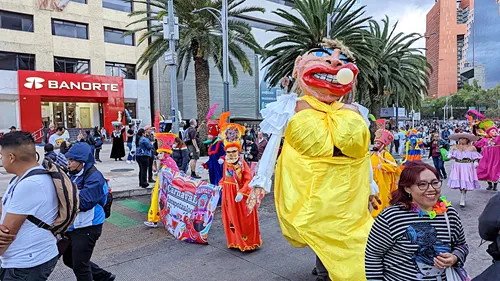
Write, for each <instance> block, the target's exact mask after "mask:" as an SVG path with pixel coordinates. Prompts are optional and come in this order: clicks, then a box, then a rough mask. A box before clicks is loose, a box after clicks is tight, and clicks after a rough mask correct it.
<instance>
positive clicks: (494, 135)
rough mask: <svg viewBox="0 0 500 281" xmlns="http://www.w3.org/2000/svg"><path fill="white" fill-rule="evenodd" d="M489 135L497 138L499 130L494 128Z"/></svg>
mask: <svg viewBox="0 0 500 281" xmlns="http://www.w3.org/2000/svg"><path fill="white" fill-rule="evenodd" d="M488 135H489V136H490V137H492V138H496V137H497V136H498V130H496V129H492V130H490V131H489V132H488Z"/></svg>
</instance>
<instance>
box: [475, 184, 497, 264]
mask: <svg viewBox="0 0 500 281" xmlns="http://www.w3.org/2000/svg"><path fill="white" fill-rule="evenodd" d="M499 206H500V193H498V194H497V195H495V196H493V198H491V199H490V201H489V202H488V204H487V205H486V208H484V210H483V213H482V214H481V216H479V236H481V238H482V239H484V240H486V241H490V242H493V243H491V244H490V245H489V246H488V250H486V251H487V252H488V254H490V255H491V256H492V257H493V259H494V260H496V261H500V248H499V246H500V211H499V209H498V208H499Z"/></svg>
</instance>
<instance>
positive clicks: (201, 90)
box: [129, 0, 264, 121]
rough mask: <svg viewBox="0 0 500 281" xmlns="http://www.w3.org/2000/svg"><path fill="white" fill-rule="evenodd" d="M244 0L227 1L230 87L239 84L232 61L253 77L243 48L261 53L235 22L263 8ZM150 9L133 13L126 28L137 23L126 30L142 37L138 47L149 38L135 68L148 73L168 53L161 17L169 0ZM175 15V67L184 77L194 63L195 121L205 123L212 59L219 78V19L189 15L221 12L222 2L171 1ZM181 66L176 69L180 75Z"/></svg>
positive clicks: (155, 1)
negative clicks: (208, 8) (148, 24)
mask: <svg viewBox="0 0 500 281" xmlns="http://www.w3.org/2000/svg"><path fill="white" fill-rule="evenodd" d="M129 1H131V2H137V3H146V1H145V0H129ZM243 3H245V0H228V15H229V17H230V20H229V21H228V27H229V55H230V56H229V74H230V75H231V77H232V81H233V85H234V86H236V85H237V84H238V72H237V68H236V64H235V60H236V61H237V62H238V63H239V64H240V65H241V67H242V69H243V71H244V72H245V73H248V74H250V75H253V70H252V67H251V63H250V60H249V58H248V57H247V55H246V53H245V51H244V50H243V48H242V47H243V46H245V47H248V48H250V49H252V50H253V51H254V52H256V53H261V52H262V49H261V47H260V46H259V44H258V43H257V41H256V40H255V38H254V36H253V34H252V32H251V27H250V25H249V24H247V23H245V22H243V21H241V20H238V19H237V17H238V16H242V15H244V14H247V13H251V12H264V9H263V8H259V7H245V6H242V4H243ZM150 4H151V6H152V9H151V11H150V13H149V16H148V11H147V10H138V11H133V12H132V13H130V14H129V16H130V17H133V18H136V17H138V18H137V19H136V20H135V21H133V22H132V23H130V24H129V26H135V25H138V24H140V26H141V27H137V28H135V29H132V30H130V31H129V34H130V33H139V34H141V36H140V38H139V40H138V42H139V44H142V43H144V42H145V41H147V39H148V38H152V43H151V44H150V45H148V47H147V48H146V50H145V51H144V53H143V54H142V55H141V56H140V58H139V60H138V62H137V63H138V68H139V69H142V70H143V71H144V72H145V73H147V72H148V71H149V70H150V69H151V68H152V67H153V65H154V64H155V63H156V62H157V61H158V59H161V58H162V56H163V54H164V53H165V52H166V51H167V50H168V47H169V42H168V40H165V39H163V24H162V23H161V21H162V19H163V16H166V15H167V14H168V12H167V11H168V0H150ZM174 7H175V12H176V16H177V17H178V18H179V29H180V35H179V36H180V40H179V43H178V46H177V48H178V55H179V56H178V65H179V66H183V70H184V77H186V75H187V72H188V69H189V66H190V65H191V62H193V61H194V71H195V84H196V102H197V106H198V110H197V118H198V120H199V121H201V120H204V119H205V116H206V114H207V112H208V110H209V108H210V94H209V78H210V62H211V60H213V62H214V63H215V67H217V68H218V69H219V71H220V73H221V75H222V66H223V65H222V32H221V27H220V24H219V22H218V20H217V19H216V18H215V17H214V16H213V15H212V14H211V13H210V12H208V11H201V12H199V13H196V14H194V13H192V11H193V10H195V9H200V8H205V7H210V8H213V9H217V10H221V7H222V1H221V0H216V1H212V0H174ZM148 20H149V21H151V24H150V27H149V28H148V27H144V22H147V21H148ZM180 71H181V67H179V72H180Z"/></svg>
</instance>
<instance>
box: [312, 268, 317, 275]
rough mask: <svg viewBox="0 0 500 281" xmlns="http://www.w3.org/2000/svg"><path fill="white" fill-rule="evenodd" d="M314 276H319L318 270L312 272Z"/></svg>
mask: <svg viewBox="0 0 500 281" xmlns="http://www.w3.org/2000/svg"><path fill="white" fill-rule="evenodd" d="M311 274H312V275H314V276H317V275H318V270H317V269H316V267H315V268H313V270H312V272H311Z"/></svg>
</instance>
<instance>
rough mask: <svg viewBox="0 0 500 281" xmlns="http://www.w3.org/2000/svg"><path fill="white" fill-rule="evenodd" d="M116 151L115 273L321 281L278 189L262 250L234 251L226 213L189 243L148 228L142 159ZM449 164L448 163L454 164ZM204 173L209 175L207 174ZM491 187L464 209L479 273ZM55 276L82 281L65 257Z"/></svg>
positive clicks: (108, 163) (106, 238) (107, 254)
mask: <svg viewBox="0 0 500 281" xmlns="http://www.w3.org/2000/svg"><path fill="white" fill-rule="evenodd" d="M109 149H110V146H109V145H107V146H105V148H104V150H103V152H102V153H101V155H102V157H101V158H102V159H103V160H104V162H103V163H98V164H97V167H98V168H99V169H100V170H102V171H103V173H104V174H105V176H106V177H107V178H110V179H111V182H112V187H113V191H114V192H115V193H116V194H117V195H120V197H125V198H122V199H120V200H116V201H115V202H114V204H113V213H112V216H111V217H110V218H109V219H108V220H107V222H106V223H105V225H104V231H103V235H102V237H101V239H100V240H99V242H98V243H97V247H96V250H95V253H94V259H93V260H94V261H95V262H96V263H98V264H99V265H101V266H103V267H104V268H106V269H108V270H110V271H112V272H113V273H115V274H116V275H117V280H118V281H121V280H123V281H132V280H134V281H135V280H137V281H144V280H169V281H170V280H172V281H175V280H187V281H190V280H200V279H203V280H207V281H210V280H214V281H215V280H217V281H224V280H238V281H254V280H255V281H257V280H259V281H261V280H266V281H267V280H293V281H309V280H315V278H314V277H313V276H312V275H311V274H310V271H311V269H312V268H313V267H314V254H313V253H312V251H311V250H310V249H308V248H304V249H296V248H293V247H292V246H290V245H289V244H288V242H287V241H286V240H285V239H284V238H283V236H282V235H281V231H280V228H279V225H278V221H277V218H276V213H275V209H274V200H273V198H272V194H270V195H269V196H267V197H266V198H265V199H264V202H263V205H262V206H261V209H260V212H259V216H260V225H261V233H262V239H263V241H264V244H263V246H262V248H261V249H259V250H257V251H255V252H252V253H247V254H243V253H240V252H239V251H236V250H229V249H227V248H226V241H225V236H224V231H223V228H222V224H221V218H220V212H218V214H217V215H216V219H215V222H214V224H213V225H212V229H211V230H210V234H209V241H210V244H209V245H195V244H187V243H183V242H180V241H177V240H174V239H173V237H172V236H171V235H169V234H168V233H167V231H166V230H164V229H162V228H158V229H149V228H146V227H145V226H144V225H143V224H142V222H143V221H144V220H145V219H146V217H147V211H148V208H149V196H147V195H145V196H136V195H140V194H147V193H148V192H150V189H148V190H145V189H142V188H139V187H138V186H137V181H138V180H137V164H126V163H125V162H115V161H112V160H109V159H108V157H109ZM425 161H426V162H429V163H430V162H431V161H428V160H425ZM200 163H201V161H200ZM449 166H450V163H449V162H448V163H447V170H449V168H450V167H449ZM117 169H118V171H117ZM119 169H131V170H129V171H120V170H119ZM202 177H203V178H206V177H207V174H206V173H202ZM10 178H11V176H10V175H6V174H5V170H3V168H0V189H3V188H5V187H6V186H7V183H8V180H9V179H10ZM484 188H485V184H483V189H481V190H478V191H475V192H472V193H470V194H469V195H468V206H467V207H466V208H464V209H462V210H460V209H459V210H458V211H459V212H460V215H461V218H462V222H463V224H464V228H465V231H466V236H467V242H468V243H469V247H470V252H471V253H470V255H469V257H468V261H467V263H466V268H467V270H468V271H469V273H470V274H471V275H472V276H476V275H477V274H479V273H480V272H482V270H484V269H485V268H486V267H488V266H489V263H490V258H489V256H488V255H487V254H486V252H485V250H486V247H487V246H486V244H485V245H483V246H481V247H479V244H480V242H481V241H480V238H479V236H478V233H477V218H478V216H479V214H480V213H481V211H482V209H483V208H484V205H485V203H486V202H487V201H488V199H489V198H490V197H491V196H492V195H493V194H494V193H493V192H489V191H486V190H485V189H484ZM443 193H444V194H445V195H446V196H448V198H449V199H451V201H452V202H453V204H454V205H455V206H457V205H458V201H459V198H460V197H459V192H454V191H450V190H449V189H447V188H444V189H443ZM0 194H3V190H0ZM236 276H238V277H236ZM50 280H54V281H55V280H76V279H75V278H74V276H73V273H72V272H71V271H70V270H68V269H67V268H66V267H65V266H64V265H63V264H62V262H60V263H59V264H58V266H57V268H56V270H55V271H54V273H53V274H52V276H51V278H50Z"/></svg>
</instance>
